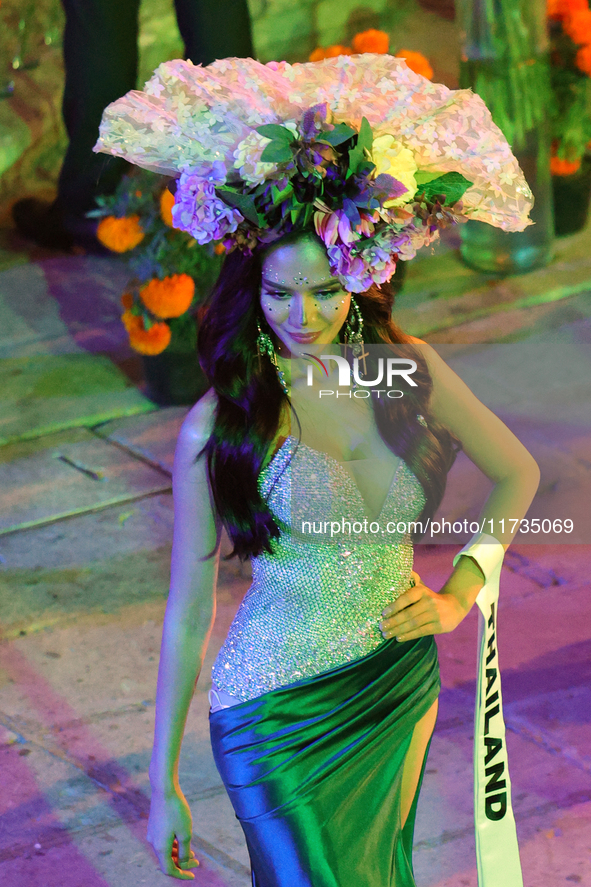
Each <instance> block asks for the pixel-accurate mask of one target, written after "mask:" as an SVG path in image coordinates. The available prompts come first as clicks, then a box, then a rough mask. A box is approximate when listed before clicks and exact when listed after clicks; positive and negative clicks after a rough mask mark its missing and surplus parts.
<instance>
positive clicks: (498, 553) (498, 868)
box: [453, 533, 523, 887]
mask: <svg viewBox="0 0 591 887" xmlns="http://www.w3.org/2000/svg"><path fill="white" fill-rule="evenodd" d="M463 554H466V555H469V556H470V557H472V558H474V560H475V561H476V563H477V564H478V565H479V567H480V568H481V570H482V572H483V574H484V577H485V584H484V586H483V587H482V589H481V590H480V592H479V594H478V597H477V598H476V603H477V604H478V608H479V611H480V612H479V614H478V648H479V652H478V681H477V684H476V711H475V718H474V824H475V829H476V859H477V864H478V884H479V887H523V878H522V875H521V863H520V860H519V847H518V845H517V832H516V828H515V819H514V816H513V808H512V806H511V780H510V779H509V764H508V760H507V745H506V742H505V721H504V719H503V699H502V696H501V672H500V670H499V656H498V650H497V640H498V634H497V603H498V600H499V579H500V576H501V566H502V563H503V557H504V555H505V551H504V548H503V546H502V545H501V543H500V542H499V541H498V540H497V539H495V538H494V537H493V536H488V535H487V534H486V533H478V534H477V535H475V536H473V537H472V539H471V540H470V542H468V544H467V545H465V546H464V548H462V550H461V551H460V552H458V554H457V555H456V556H455V558H454V561H453V563H454V566H455V565H456V563H457V562H458V560H459V558H460V557H461V556H462V555H463Z"/></svg>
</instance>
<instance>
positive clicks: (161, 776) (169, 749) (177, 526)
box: [148, 390, 220, 879]
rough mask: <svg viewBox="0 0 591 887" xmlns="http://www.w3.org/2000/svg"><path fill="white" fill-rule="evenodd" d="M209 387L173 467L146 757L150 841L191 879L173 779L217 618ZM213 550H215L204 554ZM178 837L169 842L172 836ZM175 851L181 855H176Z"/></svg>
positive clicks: (166, 866) (183, 816)
mask: <svg viewBox="0 0 591 887" xmlns="http://www.w3.org/2000/svg"><path fill="white" fill-rule="evenodd" d="M214 408H215V394H214V392H213V391H212V390H210V391H209V392H207V394H205V395H204V397H203V398H201V400H200V401H199V402H198V403H197V404H196V405H195V407H193V409H192V410H191V411H190V412H189V414H188V415H187V417H186V419H185V421H184V422H183V425H182V428H181V431H180V434H179V438H178V441H177V446H176V451H175V457H174V468H173V496H174V536H173V546H172V561H171V583H170V593H169V597H168V604H167V607H166V614H165V617H164V627H163V632H162V646H161V651H160V667H159V670H158V686H157V691H156V726H155V732H154V749H153V752H152V759H151V762H150V783H151V786H152V803H151V808H150V821H149V824H148V840H149V841H150V843H151V844H152V846H153V848H154V850H155V852H156V854H157V856H158V861H159V863H160V867H161V869H162V871H163V872H165V873H166V874H169V875H172V876H173V877H177V878H185V879H186V878H193V875H192V874H191V873H190V872H187V871H182V870H181V866H186V867H191V866H192V865H194V864H195V862H194V861H193V858H192V857H193V854H192V851H191V850H190V840H191V828H192V823H191V814H190V812H189V808H188V805H187V802H186V800H185V798H184V796H183V794H182V792H181V790H180V786H179V782H178V761H179V754H180V749H181V742H182V738H183V732H184V729H185V722H186V719H187V713H188V710H189V705H190V703H191V699H192V697H193V692H194V689H195V683H196V681H197V678H198V676H199V672H200V670H201V666H202V664H203V658H204V656H205V651H206V648H207V643H208V640H209V636H210V633H211V628H212V625H213V620H214V618H215V584H216V578H217V569H218V562H219V541H220V526H219V522H218V521H216V519H215V516H214V510H213V508H212V504H211V500H210V490H209V483H208V479H207V470H206V459H205V457H204V456H201V457H199V458H196V457H197V454H198V453H199V451H200V450H201V449H202V447H203V446H204V444H205V442H206V441H207V439H208V437H209V435H210V433H211V428H212V426H213V413H214ZM214 549H215V555H214V556H213V557H210V558H207V555H208V554H209V553H210V552H211V551H212V550H214ZM175 839H176V841H177V842H178V843H177V844H175V846H174V848H173V842H174V841H175ZM177 857H178V858H177Z"/></svg>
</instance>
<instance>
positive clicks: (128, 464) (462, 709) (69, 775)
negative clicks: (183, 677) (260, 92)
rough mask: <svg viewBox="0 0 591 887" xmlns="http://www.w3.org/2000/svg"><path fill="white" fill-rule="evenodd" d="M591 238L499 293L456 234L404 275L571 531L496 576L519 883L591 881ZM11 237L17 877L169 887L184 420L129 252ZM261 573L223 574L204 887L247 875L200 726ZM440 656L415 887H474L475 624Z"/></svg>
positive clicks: (9, 463)
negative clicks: (163, 861) (229, 636)
mask: <svg viewBox="0 0 591 887" xmlns="http://www.w3.org/2000/svg"><path fill="white" fill-rule="evenodd" d="M590 241H591V231H589V230H588V231H586V232H583V233H582V234H580V235H577V236H575V237H572V238H569V239H565V240H563V241H560V242H559V245H558V252H557V257H556V259H555V261H554V262H553V263H552V264H551V265H550V266H549V267H548V268H546V269H543V270H541V271H536V272H532V273H531V274H529V275H524V276H522V277H513V278H506V279H505V280H503V281H498V280H494V279H492V278H490V277H487V276H485V275H479V274H477V273H476V272H473V271H470V270H469V269H466V268H465V267H464V266H463V265H461V264H460V263H459V261H458V259H457V255H456V253H455V252H454V250H453V246H454V244H453V242H447V244H444V245H443V246H442V247H440V248H438V249H437V250H436V251H435V253H434V254H433V255H427V256H426V257H424V258H421V259H417V260H416V262H415V263H413V264H412V265H411V266H410V267H409V274H408V279H407V283H406V285H405V288H404V290H403V293H402V294H401V296H400V298H399V302H398V307H397V311H396V319H397V320H398V322H399V323H400V324H401V325H403V326H404V327H405V328H407V329H408V330H409V331H411V332H414V333H416V334H419V335H422V336H424V337H425V338H426V339H427V340H428V341H431V342H433V343H436V344H437V347H438V348H439V349H440V350H441V353H442V354H443V356H444V357H445V359H446V360H448V362H449V363H450V364H451V365H452V366H453V367H454V368H455V369H456V371H457V372H458V373H459V374H460V375H461V376H462V377H463V378H465V379H466V381H467V382H468V384H469V385H470V386H471V387H472V388H473V390H474V391H475V392H476V393H477V395H478V396H479V397H480V398H481V399H482V400H483V401H484V402H485V403H486V404H487V405H488V406H489V407H491V408H492V409H493V410H494V411H495V412H497V413H498V414H499V415H501V416H502V418H503V419H504V421H506V422H507V424H508V425H509V426H510V427H511V428H513V430H514V431H515V432H516V433H517V434H518V436H519V437H520V438H521V439H522V440H523V441H524V443H525V444H526V445H527V446H528V447H529V449H530V450H531V451H532V452H533V453H534V455H535V456H536V458H537V460H538V462H539V464H540V466H541V469H542V483H541V486H540V491H539V493H538V496H537V498H536V501H535V502H534V505H533V506H532V509H531V514H532V515H534V516H537V517H539V518H548V519H553V518H555V517H561V518H566V517H571V518H573V520H574V522H575V528H576V531H575V532H573V534H572V535H571V536H570V537H569V539H568V540H567V538H566V536H565V535H560V534H554V535H552V536H546V537H545V544H540V539H541V536H537V537H536V538H534V537H533V536H531V535H530V536H527V535H525V536H524V535H522V536H521V537H520V538H519V540H518V541H517V542H516V544H514V546H513V547H512V548H511V549H510V550H509V552H508V554H507V556H506V560H505V567H504V571H503V579H502V603H501V610H500V635H501V637H500V655H501V661H502V664H503V668H504V671H503V679H504V690H505V705H506V718H507V726H508V731H509V733H508V744H509V753H510V763H511V777H512V782H513V791H514V807H515V815H516V819H517V826H518V831H519V837H520V845H521V853H522V861H523V868H524V879H525V885H526V887H549V885H551V887H554V885H557V887H558V885H562V884H565V885H566V884H572V883H578V884H581V885H585V884H591V841H590V838H589V836H590V834H591V829H590V825H591V758H590V756H589V748H590V740H591V721H590V715H589V712H590V711H591V694H590V690H589V687H590V686H591V683H590V677H591V672H590V662H591V604H590V601H591V595H590V593H589V592H590V591H591V588H590V583H589V574H590V572H591V570H590V568H591V515H590V510H589V504H588V503H589V501H590V499H591V430H590V429H591V410H590V404H591V394H590V388H591V365H590V363H591V349H590V347H589V346H590V345H591V325H590V318H591V299H590V292H591V265H590V264H589V255H591V250H590V249H589V247H590ZM5 242H6V241H5ZM17 246H18V244H17ZM11 249H12V252H10V253H9V254H10V256H11V257H12V258H11V261H9V262H6V264H5V265H4V270H3V271H1V272H0V377H1V379H2V385H1V387H0V401H1V402H2V408H1V409H0V440H1V445H0V624H1V625H2V640H1V642H0V781H1V784H2V790H1V791H0V883H1V884H2V885H6V887H33V885H35V887H106V885H109V887H119V885H126V887H136V885H138V887H139V885H143V884H145V885H154V887H156V885H157V884H162V883H163V876H162V875H161V874H160V873H159V872H158V870H157V867H156V864H155V861H154V859H153V857H152V855H151V851H150V850H149V848H148V846H147V844H146V841H145V827H146V815H147V810H148V800H149V785H148V780H147V766H148V761H149V755H150V745H151V736H152V722H153V715H154V688H155V680H156V670H157V665H158V649H159V638H160V630H161V624H162V617H163V610H164V604H165V599H166V592H167V582H168V569H169V556H170V541H171V533H172V501H171V490H170V472H171V467H172V456H173V450H174V442H175V437H176V433H177V431H178V427H179V425H180V422H181V421H182V417H183V415H184V409H183V408H169V409H157V408H156V407H155V406H154V404H152V403H151V402H150V401H149V400H148V399H147V397H146V396H145V393H144V391H143V388H142V383H141V364H140V362H139V360H138V358H137V356H135V357H134V355H133V354H131V352H130V351H129V348H128V345H127V343H126V340H125V334H124V332H123V330H122V328H121V325H120V323H119V319H118V315H119V311H120V309H119V304H118V300H119V295H120V292H121V290H122V288H123V285H124V283H125V268H124V265H123V264H122V263H120V262H119V261H117V260H114V259H102V258H96V257H89V256H83V255H80V256H64V255H59V254H49V253H41V252H39V253H36V254H33V255H31V254H30V253H29V252H25V251H20V252H19V251H18V249H17V248H16V247H15V245H14V241H13V246H12V247H11ZM8 252H9V251H7V254H8ZM489 486H490V485H489V484H488V483H487V481H486V479H485V478H483V476H482V475H481V474H480V472H478V470H477V469H475V468H474V467H473V466H472V465H471V463H469V462H468V461H467V460H466V459H464V458H463V457H460V458H459V459H458V461H457V463H456V465H455V466H454V468H453V469H452V474H451V477H450V482H449V488H448V492H447V493H446V497H445V499H444V502H443V504H442V506H441V510H440V514H441V516H444V517H446V518H447V519H448V520H452V519H455V518H456V517H457V518H459V517H463V516H472V515H473V514H475V513H476V512H477V510H478V503H479V502H481V501H482V498H483V497H484V496H485V495H486V492H487V489H488V488H489ZM442 541H443V540H442V538H434V539H427V540H426V542H428V543H429V544H426V545H422V544H421V545H418V546H417V554H416V568H417V569H418V571H419V573H420V574H421V576H422V577H423V579H424V580H425V581H426V582H427V583H428V584H430V585H431V586H432V587H434V588H437V587H440V585H441V584H442V582H443V581H444V580H445V578H446V575H447V573H448V571H449V569H450V564H451V558H452V555H453V553H454V552H455V551H456V550H457V548H458V544H457V540H456V544H455V546H454V545H452V544H442ZM573 541H576V543H577V544H573ZM536 543H537V544H536ZM248 584H249V574H248V569H247V568H246V567H243V568H240V566H239V565H237V564H235V563H234V562H233V561H229V562H225V563H223V564H222V568H221V573H220V582H219V589H218V600H219V609H218V615H217V620H216V624H215V629H214V633H213V636H212V639H211V643H210V647H209V650H208V653H207V660H206V665H205V669H204V673H203V678H202V680H201V681H200V682H199V685H198V687H197V692H196V694H195V699H194V703H193V705H192V708H191V712H190V715H189V721H188V726H187V732H186V738H185V742H184V745H183V752H182V761H181V781H182V785H183V789H184V791H185V793H186V795H187V797H188V799H189V801H190V804H191V808H192V811H193V816H194V837H193V845H194V849H195V851H196V853H197V855H198V857H199V859H200V860H201V863H202V864H201V868H200V869H199V870H198V872H197V875H196V883H197V884H203V885H207V887H234V885H236V887H239V885H240V887H247V885H248V884H249V883H250V876H249V869H248V858H247V854H246V850H245V847H244V842H243V839H242V835H241V832H240V829H239V827H238V824H237V822H236V819H235V817H234V815H233V812H232V810H231V809H230V806H229V803H228V801H227V799H226V796H225V794H224V791H223V788H222V786H221V783H220V780H219V777H218V775H217V772H216V770H215V766H214V763H213V760H212V756H211V751H210V747H209V740H208V727H207V690H208V686H209V677H208V675H209V668H210V666H211V663H212V661H213V658H214V656H215V653H216V651H217V649H218V647H219V644H220V643H221V641H222V639H223V637H224V635H225V632H226V630H227V627H228V625H229V623H230V621H231V619H232V616H233V613H234V612H235V610H236V607H237V605H238V603H239V601H240V599H241V597H242V595H243V593H244V591H245V590H246V588H247V587H248ZM438 645H439V650H440V658H441V669H442V681H443V691H442V695H441V709H440V715H439V720H438V724H437V728H436V732H435V737H434V740H433V744H432V750H431V754H430V758H429V762H428V767H427V775H426V780H425V785H424V790H423V793H422V796H421V800H420V805H419V811H418V819H417V832H416V847H415V863H416V874H417V884H418V885H419V887H475V885H476V869H475V859H474V838H473V825H472V788H471V772H472V764H471V755H472V747H471V743H472V717H473V698H474V691H475V682H474V678H475V649H476V620H475V614H474V613H473V614H471V615H470V616H469V617H468V618H467V619H466V620H465V621H464V622H463V623H462V625H461V626H460V627H459V628H458V629H457V630H456V631H455V632H454V633H453V634H452V635H448V636H442V637H440V638H438ZM492 887H504V885H501V884H499V885H492Z"/></svg>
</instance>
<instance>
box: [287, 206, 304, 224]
mask: <svg viewBox="0 0 591 887" xmlns="http://www.w3.org/2000/svg"><path fill="white" fill-rule="evenodd" d="M303 206H304V204H303V203H300V204H298V206H294V207H293V209H291V210H290V213H289V215H290V218H291V223H292V225H295V223H296V222H297V220H298V216H299V214H300V213H301V211H302V208H303Z"/></svg>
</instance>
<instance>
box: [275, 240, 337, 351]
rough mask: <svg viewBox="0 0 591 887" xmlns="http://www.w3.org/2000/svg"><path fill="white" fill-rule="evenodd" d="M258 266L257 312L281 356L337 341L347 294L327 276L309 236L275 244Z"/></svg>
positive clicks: (318, 250) (327, 270) (320, 254)
mask: <svg viewBox="0 0 591 887" xmlns="http://www.w3.org/2000/svg"><path fill="white" fill-rule="evenodd" d="M262 268H263V274H262V283H261V308H262V310H263V314H264V316H265V318H266V320H267V322H268V324H269V326H270V327H271V329H272V330H273V332H274V333H275V335H276V336H277V338H278V339H279V342H280V347H279V349H278V350H279V354H280V355H281V356H282V357H290V356H291V355H292V354H293V355H298V354H301V352H302V351H305V350H306V346H308V345H311V344H316V345H328V344H329V343H331V342H336V341H338V338H337V337H338V334H339V330H340V329H341V327H342V325H343V324H344V322H345V320H346V317H347V314H348V313H349V305H350V303H351V294H350V293H347V292H345V290H344V289H343V287H342V284H341V283H340V282H339V281H338V279H337V278H335V277H333V276H332V274H331V272H330V268H329V264H328V258H327V255H326V251H325V249H324V247H323V246H322V244H321V243H319V242H318V241H317V240H316V239H315V238H314V237H302V238H300V239H298V240H294V241H291V242H288V243H284V244H281V243H279V244H277V246H276V247H272V248H271V249H270V250H268V251H267V253H266V254H265V257H264V259H263V266H262Z"/></svg>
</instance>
